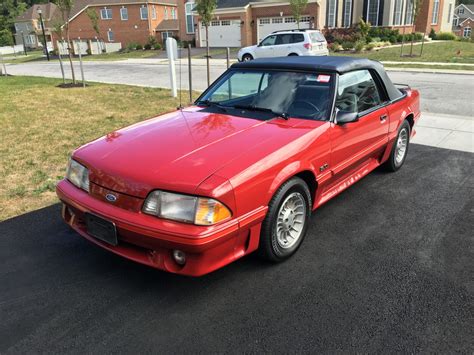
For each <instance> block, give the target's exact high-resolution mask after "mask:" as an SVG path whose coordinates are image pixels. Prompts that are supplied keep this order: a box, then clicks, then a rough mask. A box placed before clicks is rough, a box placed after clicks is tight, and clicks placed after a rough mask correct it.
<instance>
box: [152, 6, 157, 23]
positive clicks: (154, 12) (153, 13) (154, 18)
mask: <svg viewBox="0 0 474 355" xmlns="http://www.w3.org/2000/svg"><path fill="white" fill-rule="evenodd" d="M151 18H152V19H153V20H156V8H155V5H152V7H151Z"/></svg>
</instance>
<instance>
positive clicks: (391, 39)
mask: <svg viewBox="0 0 474 355" xmlns="http://www.w3.org/2000/svg"><path fill="white" fill-rule="evenodd" d="M388 40H389V41H390V43H391V44H394V43H397V42H398V40H397V36H390V37H389V38H388Z"/></svg>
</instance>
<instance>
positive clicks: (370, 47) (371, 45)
mask: <svg viewBox="0 0 474 355" xmlns="http://www.w3.org/2000/svg"><path fill="white" fill-rule="evenodd" d="M374 48H375V43H369V44H368V45H366V46H365V49H367V50H368V51H371V50H373V49H374Z"/></svg>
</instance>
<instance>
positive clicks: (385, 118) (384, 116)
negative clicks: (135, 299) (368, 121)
mask: <svg viewBox="0 0 474 355" xmlns="http://www.w3.org/2000/svg"><path fill="white" fill-rule="evenodd" d="M387 117H388V116H387V115H382V116H380V122H382V123H384V122H385V121H386V120H387Z"/></svg>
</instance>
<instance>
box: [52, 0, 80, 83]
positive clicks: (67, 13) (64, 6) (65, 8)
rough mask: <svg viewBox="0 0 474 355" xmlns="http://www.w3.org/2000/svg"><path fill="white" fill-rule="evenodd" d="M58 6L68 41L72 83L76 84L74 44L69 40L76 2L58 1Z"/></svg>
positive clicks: (68, 0) (70, 0) (71, 0)
mask: <svg viewBox="0 0 474 355" xmlns="http://www.w3.org/2000/svg"><path fill="white" fill-rule="evenodd" d="M56 5H57V6H58V8H59V11H60V12H61V18H62V26H63V28H64V30H65V33H66V41H67V47H68V54H69V64H70V65H71V74H72V83H73V84H76V75H75V73H74V66H73V64H72V53H71V48H72V44H71V39H70V38H69V19H70V17H71V11H72V7H73V5H74V2H73V0H57V1H56Z"/></svg>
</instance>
